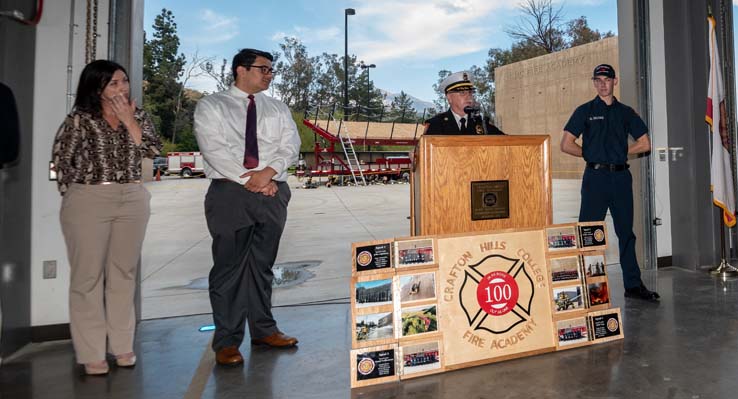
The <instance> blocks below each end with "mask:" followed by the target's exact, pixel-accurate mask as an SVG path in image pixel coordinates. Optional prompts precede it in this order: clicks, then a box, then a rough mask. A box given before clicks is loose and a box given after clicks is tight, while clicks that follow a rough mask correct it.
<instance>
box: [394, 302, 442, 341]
mask: <svg viewBox="0 0 738 399" xmlns="http://www.w3.org/2000/svg"><path fill="white" fill-rule="evenodd" d="M431 307H435V308H436V309H435V311H436V314H435V318H436V329H435V330H434V331H428V332H424V333H418V334H411V335H407V336H403V335H402V330H403V327H404V320H403V317H402V315H403V314H405V313H408V312H411V311H413V310H421V309H429V308H431ZM438 309H439V306H438V300H437V299H436V300H432V301H426V302H424V303H414V304H412V305H407V306H399V302H397V303H396V304H395V319H396V320H397V321H398V323H397V329H396V330H395V331H396V333H395V336H396V338H397V339H398V341H399V342H400V344H403V345H404V344H406V343H408V342H413V341H419V340H423V339H426V338H432V337H438V336H441V332H442V331H443V330H442V329H441V328H442V325H441V321H440V317H439V315H438Z"/></svg>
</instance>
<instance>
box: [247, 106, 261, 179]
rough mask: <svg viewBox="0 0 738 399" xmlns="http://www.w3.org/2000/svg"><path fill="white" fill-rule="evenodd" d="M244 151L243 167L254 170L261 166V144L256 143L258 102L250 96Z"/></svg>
mask: <svg viewBox="0 0 738 399" xmlns="http://www.w3.org/2000/svg"><path fill="white" fill-rule="evenodd" d="M245 144H246V146H245V148H244V151H243V166H244V167H246V169H254V168H255V167H257V166H258V165H259V144H258V143H257V142H256V102H254V96H253V95H252V94H249V106H248V109H247V110H246V136H245Z"/></svg>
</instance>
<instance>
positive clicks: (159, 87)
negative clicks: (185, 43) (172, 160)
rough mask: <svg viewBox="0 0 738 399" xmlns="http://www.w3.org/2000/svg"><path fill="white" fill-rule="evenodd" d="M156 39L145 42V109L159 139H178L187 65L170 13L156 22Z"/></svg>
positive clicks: (163, 10) (154, 30)
mask: <svg viewBox="0 0 738 399" xmlns="http://www.w3.org/2000/svg"><path fill="white" fill-rule="evenodd" d="M152 28H153V39H152V40H146V41H145V42H144V65H143V78H144V81H145V83H144V108H145V109H146V110H147V111H148V112H149V114H150V115H151V116H152V120H153V122H154V124H155V126H156V130H157V132H159V135H161V136H162V137H165V138H169V139H171V138H172V137H173V136H174V129H175V119H176V116H175V115H176V109H177V101H178V100H177V99H178V98H179V94H180V91H181V84H180V83H179V82H178V79H179V77H180V76H182V72H183V68H184V65H185V56H184V54H177V52H178V51H179V37H178V36H177V24H176V23H175V22H174V15H173V14H172V12H171V11H169V10H167V9H162V10H161V14H159V15H157V16H156V18H155V20H154V25H153V26H152Z"/></svg>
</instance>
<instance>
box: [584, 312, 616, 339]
mask: <svg viewBox="0 0 738 399" xmlns="http://www.w3.org/2000/svg"><path fill="white" fill-rule="evenodd" d="M606 315H614V316H616V317H617V323H618V325H617V329H618V331H619V332H618V333H617V334H615V335H613V336H610V337H605V338H599V339H598V338H596V329H597V328H598V326H596V325H595V323H594V318H595V317H598V316H606ZM587 322H588V324H589V331H590V332H591V334H592V338H591V339H592V341H593V342H594V343H602V342H610V341H615V340H618V339H623V338H624V335H623V317H622V315H621V314H620V308H611V309H607V310H600V311H595V312H589V313H588V314H587ZM607 324H608V325H606V326H604V327H605V328H608V329H610V328H611V325H609V324H610V323H609V322H608V323H607ZM599 327H600V328H603V327H602V326H599Z"/></svg>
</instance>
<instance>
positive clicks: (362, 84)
mask: <svg viewBox="0 0 738 399" xmlns="http://www.w3.org/2000/svg"><path fill="white" fill-rule="evenodd" d="M357 70H358V69H357ZM349 71H351V69H349ZM351 83H353V84H351V85H350V86H349V98H350V99H351V100H352V101H351V102H352V103H353V104H354V105H355V107H356V109H355V113H354V120H362V121H363V120H371V121H378V120H379V118H380V117H381V116H382V113H383V109H384V95H383V94H382V91H381V90H379V89H377V88H376V87H374V83H373V82H372V81H371V80H369V70H368V69H367V70H365V71H364V72H361V73H359V74H358V76H356V77H355V78H354V79H351Z"/></svg>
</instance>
